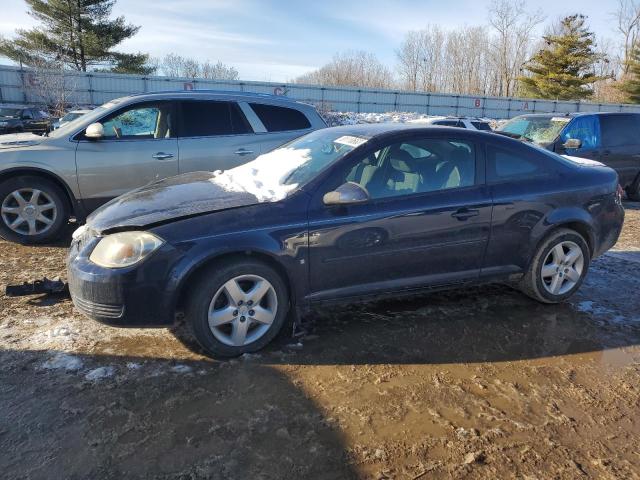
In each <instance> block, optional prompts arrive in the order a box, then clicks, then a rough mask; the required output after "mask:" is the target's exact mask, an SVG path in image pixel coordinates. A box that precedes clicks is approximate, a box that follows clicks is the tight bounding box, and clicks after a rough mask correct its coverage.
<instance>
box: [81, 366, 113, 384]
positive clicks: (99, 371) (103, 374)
mask: <svg viewBox="0 0 640 480" xmlns="http://www.w3.org/2000/svg"><path fill="white" fill-rule="evenodd" d="M115 373H116V369H115V367H98V368H94V369H93V370H91V371H90V372H89V373H87V374H86V375H85V376H84V378H85V379H87V380H89V381H91V382H95V381H98V380H102V379H104V378H109V377H113V375H114V374H115Z"/></svg>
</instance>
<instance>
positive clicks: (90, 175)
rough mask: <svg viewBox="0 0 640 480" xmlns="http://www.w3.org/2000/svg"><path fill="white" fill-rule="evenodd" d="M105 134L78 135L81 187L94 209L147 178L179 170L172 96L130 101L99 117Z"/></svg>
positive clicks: (156, 177) (85, 197) (148, 181)
mask: <svg viewBox="0 0 640 480" xmlns="http://www.w3.org/2000/svg"><path fill="white" fill-rule="evenodd" d="M100 123H102V125H103V128H104V136H103V137H102V138H101V139H99V140H89V139H87V138H86V137H85V136H84V132H80V133H79V134H78V135H76V137H75V139H76V140H77V141H78V146H77V148H76V166H77V170H78V186H79V189H80V193H81V195H82V198H83V201H84V202H85V206H86V207H87V208H88V209H89V210H92V209H94V208H96V207H97V206H99V205H100V204H102V203H104V202H105V201H107V200H109V199H111V198H113V197H117V196H118V195H121V194H123V193H125V192H128V191H129V190H132V189H134V188H137V187H140V186H143V185H145V184H147V183H150V182H153V181H155V180H159V179H162V178H166V177H170V176H172V175H177V174H178V140H177V138H176V135H175V112H174V105H173V102H171V101H152V102H140V103H135V104H132V105H127V106H125V107H123V108H121V109H119V110H117V111H115V112H113V113H111V114H109V115H108V116H106V117H103V118H102V119H101V120H100Z"/></svg>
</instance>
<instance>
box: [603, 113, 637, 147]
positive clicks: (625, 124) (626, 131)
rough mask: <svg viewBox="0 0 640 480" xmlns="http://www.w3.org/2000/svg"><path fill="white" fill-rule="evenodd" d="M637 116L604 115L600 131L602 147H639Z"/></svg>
mask: <svg viewBox="0 0 640 480" xmlns="http://www.w3.org/2000/svg"><path fill="white" fill-rule="evenodd" d="M639 123H640V122H639V121H638V116H637V115H602V116H601V117H600V129H601V130H602V145H603V146H605V147H618V146H622V145H637V144H638V143H640V140H638V138H637V137H638V128H640V125H639Z"/></svg>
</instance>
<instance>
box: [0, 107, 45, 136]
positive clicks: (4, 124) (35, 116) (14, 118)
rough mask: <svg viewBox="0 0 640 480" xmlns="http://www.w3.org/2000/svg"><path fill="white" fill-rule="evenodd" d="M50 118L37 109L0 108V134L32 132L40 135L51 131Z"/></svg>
mask: <svg viewBox="0 0 640 480" xmlns="http://www.w3.org/2000/svg"><path fill="white" fill-rule="evenodd" d="M51 123H52V120H51V117H50V116H49V114H48V113H47V112H45V111H43V110H42V109H40V108H38V107H1V108H0V134H2V133H19V132H32V133H37V134H38V135H42V134H43V133H47V132H48V131H50V130H51Z"/></svg>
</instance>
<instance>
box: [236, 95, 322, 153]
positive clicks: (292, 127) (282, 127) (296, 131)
mask: <svg viewBox="0 0 640 480" xmlns="http://www.w3.org/2000/svg"><path fill="white" fill-rule="evenodd" d="M240 106H241V108H242V110H243V111H244V113H245V114H246V115H247V118H248V119H249V120H250V121H251V123H252V125H254V124H255V125H256V133H257V135H258V137H259V138H260V151H261V152H262V153H267V152H270V151H271V150H273V149H275V148H278V147H279V146H281V145H283V144H285V143H287V142H288V141H290V140H293V139H294V138H297V137H300V136H302V135H304V134H305V133H309V132H310V131H311V130H312V128H311V122H310V121H309V119H308V118H307V117H306V115H305V114H304V113H302V112H301V111H300V110H296V109H295V108H289V107H284V106H281V105H272V104H268V103H259V102H240Z"/></svg>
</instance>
